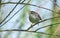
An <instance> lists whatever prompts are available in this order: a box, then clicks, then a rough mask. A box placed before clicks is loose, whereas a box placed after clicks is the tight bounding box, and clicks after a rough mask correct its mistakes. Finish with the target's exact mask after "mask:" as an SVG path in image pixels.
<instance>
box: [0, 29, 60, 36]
mask: <svg viewBox="0 0 60 38" xmlns="http://www.w3.org/2000/svg"><path fill="white" fill-rule="evenodd" d="M5 31H23V32H33V33H41V34H46V35H51V36H58V37H60V35H52V34H49V33H44V32H36V31H27V30H20V29H7V30H0V32H5Z"/></svg>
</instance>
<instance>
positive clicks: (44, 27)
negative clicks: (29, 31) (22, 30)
mask: <svg viewBox="0 0 60 38" xmlns="http://www.w3.org/2000/svg"><path fill="white" fill-rule="evenodd" d="M57 24H60V23H55V24H50V25H48V26H53V25H57ZM48 26H43V27H40V28H38V29H36V30H35V31H38V30H40V29H42V28H45V27H48Z"/></svg>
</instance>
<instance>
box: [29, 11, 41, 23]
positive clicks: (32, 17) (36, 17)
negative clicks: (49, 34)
mask: <svg viewBox="0 0 60 38" xmlns="http://www.w3.org/2000/svg"><path fill="white" fill-rule="evenodd" d="M29 20H30V22H31V23H37V22H39V21H40V20H42V19H41V17H40V15H39V14H38V13H37V12H35V11H30V13H29Z"/></svg>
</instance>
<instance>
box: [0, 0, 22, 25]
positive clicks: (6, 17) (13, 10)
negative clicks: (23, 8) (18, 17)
mask: <svg viewBox="0 0 60 38" xmlns="http://www.w3.org/2000/svg"><path fill="white" fill-rule="evenodd" d="M20 1H21V0H19V1H18V3H17V4H16V5H15V7H14V8H13V9H12V10H11V11H10V12H9V14H8V15H7V16H6V17H5V18H4V19H3V20H2V22H0V24H2V23H3V22H4V21H5V20H6V19H7V18H8V17H9V15H10V14H11V13H12V12H13V11H14V9H15V8H16V6H17V5H18V4H19V3H20Z"/></svg>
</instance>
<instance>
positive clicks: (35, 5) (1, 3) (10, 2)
mask: <svg viewBox="0 0 60 38" xmlns="http://www.w3.org/2000/svg"><path fill="white" fill-rule="evenodd" d="M1 4H17V2H6V3H1ZM19 4H23V5H24V4H25V5H31V6H35V7H38V8H42V9H46V10H49V11H51V12H55V11H53V10H51V9H48V8H45V7H40V6H37V5H34V4H28V3H19ZM55 13H57V12H55Z"/></svg>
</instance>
